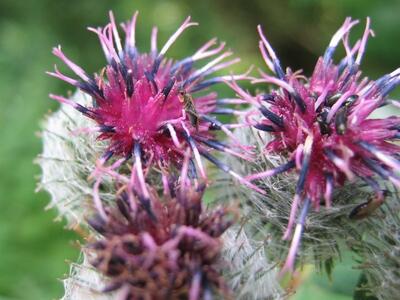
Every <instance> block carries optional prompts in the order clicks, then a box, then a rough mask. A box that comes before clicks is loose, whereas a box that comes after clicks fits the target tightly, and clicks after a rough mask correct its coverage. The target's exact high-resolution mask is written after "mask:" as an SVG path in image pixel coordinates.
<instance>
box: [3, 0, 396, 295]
mask: <svg viewBox="0 0 400 300" xmlns="http://www.w3.org/2000/svg"><path fill="white" fill-rule="evenodd" d="M109 9H112V10H113V11H114V12H115V14H116V17H117V18H118V20H120V21H122V20H126V19H128V18H130V16H131V14H132V13H133V12H134V11H135V10H137V9H138V10H140V17H139V22H138V27H137V28H138V45H139V48H140V49H142V50H146V49H148V45H149V33H150V30H151V26H152V24H156V25H158V26H159V28H160V43H162V42H163V41H165V40H166V38H167V37H168V35H169V34H171V33H172V32H173V31H174V30H175V29H176V28H177V26H178V25H179V24H180V23H181V22H182V20H183V19H184V18H185V16H187V15H191V16H192V17H193V19H194V20H195V21H198V22H199V23H200V25H201V26H200V28H195V29H191V30H189V31H188V32H186V33H185V34H184V37H183V38H182V39H180V40H179V42H178V43H177V44H175V45H174V47H173V49H172V51H171V56H173V57H182V56H183V55H185V54H186V55H187V54H189V53H192V52H193V50H194V49H195V48H196V47H198V46H200V45H201V44H202V42H204V41H206V40H207V39H209V38H211V37H213V36H217V37H220V38H221V39H223V40H225V41H226V42H227V43H228V45H229V47H230V48H232V49H234V51H235V53H236V54H237V55H238V56H240V57H242V64H241V65H239V66H237V67H235V68H237V69H236V70H235V71H241V70H244V69H246V67H247V66H249V65H250V64H256V65H258V66H261V67H262V68H264V69H265V67H264V65H263V63H262V62H261V59H260V55H259V53H258V44H257V40H258V38H257V34H256V30H255V28H256V25H257V24H259V23H260V24H263V25H264V28H265V33H266V34H267V36H268V38H269V40H270V41H271V42H272V44H273V46H274V47H275V50H276V51H277V52H278V53H279V55H280V58H281V61H282V63H283V65H285V66H292V68H293V69H298V68H302V69H303V70H304V71H305V72H309V71H310V70H312V68H313V64H314V63H315V61H316V58H317V56H318V55H319V54H321V53H322V51H323V50H324V48H325V46H326V45H327V43H328V42H329V39H330V37H331V35H332V34H333V32H334V31H335V30H336V29H337V28H338V27H339V26H340V24H341V23H342V22H343V20H344V18H345V16H353V17H354V18H361V19H365V17H366V16H371V17H372V24H373V28H374V29H375V32H376V34H377V36H376V38H375V39H373V40H370V43H369V46H368V49H367V54H366V57H365V63H364V71H365V73H366V74H368V76H370V77H372V78H376V77H377V76H379V74H383V73H387V72H389V71H391V70H392V69H394V68H395V67H397V66H399V65H400V56H399V54H400V50H399V42H398V41H399V38H400V18H399V17H398V14H399V12H400V1H397V0H386V1H371V0H369V1H364V0H356V1H345V0H340V1H328V0H326V1H322V0H320V1H317V0H298V1H282V0H281V1H266V0H264V1H263V0H247V1H239V0H202V1H177V0H176V1H161V0H158V1H150V0H137V1H133V0H124V1H116V0H114V1H100V0H84V1H83V0H80V1H77V0H62V1H59V0H0V103H1V106H0V130H1V132H0V137H1V142H0V199H1V200H0V299H31V300H35V299H39V300H41V299H57V298H59V297H60V296H61V295H62V293H63V288H62V284H61V282H60V280H59V279H61V278H63V277H64V276H65V274H66V273H67V272H68V268H69V267H68V263H66V260H72V261H74V260H75V259H76V258H77V255H78V250H77V249H76V248H75V247H74V246H73V245H72V241H74V240H75V239H77V236H76V235H75V234H74V233H72V232H67V231H65V230H64V229H63V226H64V224H63V223H60V222H58V223H55V222H53V219H54V218H55V216H56V213H55V212H54V211H44V207H45V206H46V204H47V203H48V201H49V197H48V195H47V194H45V193H43V192H41V193H34V189H35V184H36V181H37V176H38V174H39V168H38V167H37V166H36V165H34V164H33V160H34V158H35V156H36V155H37V154H38V153H39V152H40V149H41V142H40V139H39V138H38V137H36V136H35V132H37V131H38V130H39V123H40V120H41V119H42V118H43V116H44V114H45V113H46V112H48V111H49V110H54V109H56V104H55V103H54V102H52V101H50V100H49V99H48V96H47V95H48V93H49V92H53V93H61V94H63V93H64V94H65V93H66V91H67V90H68V88H69V87H68V86H67V85H66V84H64V83H62V82H60V81H58V80H56V79H53V78H50V77H48V76H46V75H45V74H44V72H45V71H46V70H50V69H52V65H53V64H54V63H55V62H56V59H55V58H54V57H53V56H52V55H51V53H50V52H51V48H52V47H53V46H56V45H57V44H62V45H63V49H64V51H65V52H66V53H67V55H69V56H70V57H71V58H73V60H74V61H76V62H78V64H79V65H81V66H84V68H86V69H87V70H88V71H89V72H94V71H97V70H98V69H99V68H100V67H101V66H102V65H103V64H104V58H103V56H102V53H101V50H100V47H99V44H98V41H97V39H96V37H95V35H94V34H92V33H89V32H88V31H86V30H85V28H86V27H87V26H89V25H91V26H93V25H96V26H97V25H103V24H105V22H107V12H108V10H109ZM355 31H356V32H358V33H361V31H362V26H359V28H358V29H357V30H355ZM354 35H356V34H354ZM142 45H143V46H142ZM394 94H395V96H396V95H397V96H398V95H399V94H400V93H399V91H397V92H396V93H394ZM357 277H358V272H357V271H355V270H352V268H351V257H347V258H345V259H344V261H343V263H342V264H341V265H340V266H339V267H338V268H337V270H336V271H335V273H334V276H333V282H329V281H328V280H326V278H324V277H321V276H318V275H315V274H314V272H313V271H312V270H307V271H306V272H305V273H304V276H303V280H304V283H303V285H302V287H301V288H300V290H299V291H298V292H297V294H296V295H294V296H293V298H294V299H351V298H352V291H353V288H354V286H355V284H356V281H357Z"/></svg>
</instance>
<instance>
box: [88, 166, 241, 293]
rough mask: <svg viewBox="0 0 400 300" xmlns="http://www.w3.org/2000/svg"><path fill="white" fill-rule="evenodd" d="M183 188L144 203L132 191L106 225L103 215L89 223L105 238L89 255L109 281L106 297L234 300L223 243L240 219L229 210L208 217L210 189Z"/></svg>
mask: <svg viewBox="0 0 400 300" xmlns="http://www.w3.org/2000/svg"><path fill="white" fill-rule="evenodd" d="M184 165H185V166H186V167H184V169H185V170H184V171H183V172H182V173H183V176H182V179H183V180H184V179H185V178H187V177H186V174H187V166H188V163H187V162H186V163H184ZM183 182H185V181H180V183H179V184H178V183H176V182H175V183H174V182H171V184H170V185H169V188H167V190H164V193H163V196H162V197H159V196H158V195H157V192H156V191H155V190H151V191H150V194H149V198H148V199H146V200H145V202H144V199H141V198H140V196H139V194H138V193H135V191H134V190H132V189H131V187H129V189H128V191H124V192H122V193H121V195H120V197H118V199H117V201H116V204H117V205H116V206H114V207H108V208H107V220H104V219H103V217H102V215H101V214H97V215H95V216H94V217H93V218H91V219H90V220H89V224H90V225H91V226H92V228H93V229H94V230H95V231H96V232H97V233H98V234H99V235H100V236H99V238H98V239H97V240H96V241H94V242H92V243H90V244H89V245H88V246H87V247H86V250H85V252H86V254H87V255H88V256H89V260H90V262H91V264H92V265H93V266H94V267H95V268H96V269H97V270H98V271H99V272H101V273H102V274H104V275H105V276H107V277H108V279H109V283H108V284H107V286H106V288H105V291H104V292H112V291H117V293H118V295H119V297H120V298H118V299H190V300H196V299H210V298H209V297H212V296H213V295H222V296H223V297H224V298H226V297H229V295H230V292H229V288H228V286H227V284H225V282H224V280H223V278H222V269H221V268H222V267H223V264H221V262H222V261H223V258H222V257H221V256H220V253H221V251H222V246H223V245H222V240H221V238H220V237H221V235H222V234H223V233H224V231H225V230H226V229H227V228H228V227H230V226H231V225H232V224H233V222H234V221H235V219H236V214H235V213H234V211H232V210H230V209H227V208H217V209H215V210H210V211H205V210H204V209H203V204H202V197H203V192H204V190H205V185H204V184H198V185H196V186H193V185H190V184H183ZM178 186H179V187H178ZM132 193H133V195H132Z"/></svg>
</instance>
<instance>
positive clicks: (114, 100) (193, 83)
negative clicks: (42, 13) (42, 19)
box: [49, 12, 251, 194]
mask: <svg viewBox="0 0 400 300" xmlns="http://www.w3.org/2000/svg"><path fill="white" fill-rule="evenodd" d="M136 18H137V13H135V14H134V16H133V18H132V20H131V21H129V22H127V23H125V24H122V28H123V29H124V31H125V44H124V45H122V42H121V38H120V35H119V33H118V30H117V26H116V23H115V20H114V16H113V14H112V13H111V12H110V23H109V24H108V25H106V26H105V27H104V28H97V29H95V28H89V30H90V31H93V32H95V33H96V34H97V35H98V37H99V40H100V43H101V46H102V48H103V51H104V54H105V56H106V59H107V66H106V67H105V68H103V70H102V71H101V73H100V74H99V75H98V74H95V75H94V76H90V75H88V74H87V73H86V72H85V71H84V70H83V69H82V68H81V67H79V66H77V65H76V64H75V63H74V62H72V61H71V60H70V59H68V58H67V57H66V56H65V55H64V53H63V52H62V51H61V47H58V48H55V49H54V50H53V53H54V55H56V56H57V57H59V58H60V59H61V60H62V61H63V62H64V63H65V64H66V65H67V66H68V67H69V68H70V69H71V70H72V71H73V72H74V73H75V74H76V76H77V77H78V78H79V79H74V78H71V77H68V76H66V75H64V74H62V73H61V72H59V71H58V69H57V67H56V68H55V72H49V74H50V75H52V76H54V77H56V78H59V79H61V80H63V81H66V82H67V83H69V84H71V85H73V86H75V87H77V88H79V89H80V90H82V91H83V92H85V93H87V94H88V95H90V96H91V97H92V99H93V105H92V107H85V106H82V105H80V104H78V103H76V102H74V101H71V100H70V99H66V98H64V97H61V96H56V95H50V96H51V97H52V98H53V99H55V100H57V101H59V102H61V103H66V104H69V105H71V106H73V107H74V108H75V109H77V110H78V111H80V112H81V113H82V114H83V115H85V116H86V117H88V118H90V119H92V120H94V121H95V122H96V124H97V126H96V127H94V128H85V129H83V131H87V132H97V133H98V139H101V140H107V141H109V147H108V149H107V151H106V152H105V153H104V155H103V156H102V158H101V159H100V161H99V165H100V166H101V165H103V164H104V163H105V162H107V161H108V160H110V158H111V157H116V158H122V159H125V160H128V159H129V158H131V157H132V156H133V161H134V167H135V169H134V172H138V173H141V174H145V173H146V170H144V169H147V168H148V167H149V166H156V167H158V168H159V169H160V170H161V172H162V173H163V175H165V173H166V172H163V171H164V170H166V169H167V168H170V167H171V166H178V167H179V166H180V165H181V164H182V161H183V154H184V151H185V149H186V146H190V148H191V149H192V153H193V155H192V156H193V159H191V160H190V166H191V172H192V174H193V176H197V175H196V174H197V171H196V165H197V170H198V171H199V172H200V175H201V177H202V178H205V177H206V172H205V169H204V167H203V165H202V161H201V156H203V157H205V158H206V159H208V160H210V161H211V162H212V163H214V164H216V165H217V166H218V167H219V168H221V169H223V171H225V172H228V173H231V175H232V176H234V177H236V178H237V179H238V180H240V181H242V182H243V183H244V184H247V185H249V186H251V184H250V183H248V182H247V181H245V180H243V178H241V177H240V176H239V175H238V174H236V173H233V172H232V171H231V170H230V169H229V168H228V166H226V165H223V164H222V163H220V162H219V161H218V160H217V159H216V158H215V157H214V156H211V154H210V153H209V152H210V150H211V149H216V150H218V151H222V152H225V153H230V154H233V155H237V156H240V157H242V158H247V155H246V154H243V151H242V150H243V149H242V148H241V146H240V145H237V151H236V150H234V149H233V148H232V147H231V146H228V145H226V144H224V143H222V142H219V141H218V140H216V139H215V136H214V134H212V132H211V131H212V130H222V131H224V132H225V133H226V134H228V135H230V136H232V134H231V132H230V127H236V126H237V124H222V123H220V122H219V121H218V120H217V119H215V118H214V116H211V115H210V114H226V113H232V110H231V109H229V108H219V107H218V105H220V104H222V105H226V104H232V103H235V101H238V100H236V99H217V95H216V94H215V93H213V92H211V93H208V94H207V93H204V91H205V90H206V89H207V88H208V87H209V86H211V85H213V84H216V83H219V82H223V81H225V80H229V79H242V78H244V77H246V75H237V76H233V75H232V76H216V77H211V78H208V79H205V78H206V77H207V76H208V75H210V74H213V73H215V72H217V71H219V70H221V69H224V68H226V67H228V66H230V65H232V64H234V63H236V62H237V61H238V59H233V60H229V61H224V60H225V59H226V58H227V57H229V56H230V55H231V54H232V53H231V52H229V51H226V52H223V51H224V50H223V49H224V43H221V44H220V45H217V46H216V47H213V46H214V45H216V40H215V39H212V40H210V41H209V42H207V43H206V44H205V45H204V46H202V47H201V48H200V49H199V50H198V51H197V52H196V53H194V54H193V55H191V56H189V57H187V58H184V59H182V60H179V61H174V60H171V59H167V58H165V54H166V52H167V50H168V49H169V48H170V47H171V46H172V44H173V43H174V42H175V40H176V39H177V38H178V37H179V36H180V35H181V34H182V32H183V31H185V30H186V29H187V28H188V27H191V26H194V25H197V23H193V22H191V21H190V17H188V18H187V19H186V20H185V21H184V22H183V24H182V25H181V26H180V27H179V28H178V30H177V31H176V32H175V33H174V34H173V35H172V36H171V37H170V38H169V39H168V41H167V42H166V43H165V45H164V46H163V47H162V48H161V50H158V48H157V28H154V29H153V31H152V34H151V51H150V52H149V53H140V52H139V51H138V48H137V47H136V41H135V24H136ZM214 56H216V57H215V58H213V59H212V60H211V61H209V62H208V63H207V64H205V65H204V66H203V67H201V68H199V69H195V68H194V67H193V65H194V64H195V63H196V62H197V61H199V60H203V59H206V58H210V57H214ZM198 92H201V94H197V93H198ZM135 149H136V151H135ZM195 162H196V163H195ZM119 165H121V162H118V163H117V164H116V165H115V167H118V166H119ZM139 180H141V181H142V186H145V185H144V181H143V175H139ZM99 184H100V182H99V181H98V182H97V183H96V184H95V188H96V187H98V186H99ZM142 193H143V194H146V193H147V192H145V191H142Z"/></svg>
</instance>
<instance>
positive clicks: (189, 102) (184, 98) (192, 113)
mask: <svg viewBox="0 0 400 300" xmlns="http://www.w3.org/2000/svg"><path fill="white" fill-rule="evenodd" d="M178 97H179V101H181V103H183V108H184V110H185V112H186V113H187V114H188V115H189V120H190V124H192V126H193V127H195V128H196V130H199V120H200V117H199V114H198V113H197V111H196V107H195V105H194V102H193V97H192V95H190V94H188V93H187V92H186V91H185V90H184V89H180V90H179V92H178Z"/></svg>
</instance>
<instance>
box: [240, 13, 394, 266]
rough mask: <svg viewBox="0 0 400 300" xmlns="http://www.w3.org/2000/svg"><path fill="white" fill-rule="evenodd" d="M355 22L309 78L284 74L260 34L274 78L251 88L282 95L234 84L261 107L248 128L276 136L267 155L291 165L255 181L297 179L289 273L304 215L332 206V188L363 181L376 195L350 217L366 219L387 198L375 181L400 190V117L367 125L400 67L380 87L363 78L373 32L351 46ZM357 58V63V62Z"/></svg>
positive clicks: (348, 21)
mask: <svg viewBox="0 0 400 300" xmlns="http://www.w3.org/2000/svg"><path fill="white" fill-rule="evenodd" d="M357 23H358V21H352V20H351V19H350V18H347V19H346V20H345V22H344V24H343V26H342V27H341V28H340V29H339V30H338V31H337V32H336V33H335V35H334V36H333V38H332V40H331V42H330V44H329V47H328V48H327V50H326V52H325V54H324V56H323V57H320V58H319V60H318V62H317V64H316V67H315V69H314V72H313V74H312V76H311V77H305V76H303V75H302V74H301V73H300V71H299V72H292V71H291V70H290V69H289V68H288V69H287V71H286V73H285V72H283V70H282V67H281V65H280V62H279V60H278V58H277V56H276V54H275V52H274V51H273V49H272V47H271V46H270V44H269V43H268V41H267V39H266V38H265V36H264V35H263V33H262V31H261V28H260V27H259V33H260V36H261V41H260V50H261V53H262V56H263V58H264V60H265V62H266V64H267V65H268V66H269V68H270V69H271V70H272V71H273V72H274V73H275V74H276V77H273V76H270V75H267V74H265V73H261V75H262V78H261V79H255V80H254V82H255V83H257V82H268V83H272V84H275V85H277V86H278V87H279V89H275V90H272V91H271V93H269V94H262V95H259V96H257V97H255V98H253V97H251V96H249V95H248V94H246V93H245V92H244V91H243V90H241V89H240V88H239V87H238V86H237V85H233V88H235V90H236V91H237V92H238V94H240V95H242V97H243V98H245V99H247V100H248V101H249V102H250V103H252V104H253V105H255V106H256V107H257V110H258V111H259V112H260V113H261V116H262V117H261V120H260V117H259V115H258V112H257V111H251V112H250V113H249V114H248V115H247V122H248V123H249V124H251V125H253V126H254V127H256V128H257V129H259V130H262V131H266V132H268V133H270V134H271V136H272V137H273V139H272V141H271V142H269V143H268V144H267V145H266V146H265V152H266V153H271V152H272V153H280V154H283V155H284V156H285V157H287V158H288V161H287V163H285V164H283V165H281V166H279V167H277V168H275V169H272V170H266V171H264V172H261V173H258V174H255V175H251V176H249V177H248V178H247V179H248V180H257V179H260V178H263V177H267V176H273V175H276V174H279V173H282V172H288V171H292V170H295V171H296V172H298V174H299V176H298V181H297V183H296V188H295V196H294V199H293V203H292V209H291V213H290V218H289V224H288V226H287V230H286V232H285V234H284V239H289V238H290V236H291V230H292V227H293V225H294V222H295V218H296V213H297V210H298V207H299V206H300V205H301V204H302V203H303V209H302V212H301V213H300V215H299V223H298V225H299V226H297V229H296V233H295V234H294V237H293V245H292V251H291V252H290V253H289V258H288V261H287V262H286V265H285V267H284V268H285V269H293V266H294V255H295V252H296V250H294V249H297V247H298V244H299V241H300V235H301V231H302V230H303V225H304V222H305V217H306V215H307V211H308V209H309V207H310V206H312V207H313V208H314V209H316V210H318V209H319V207H320V204H321V203H324V204H325V206H326V207H328V208H329V207H330V206H331V204H332V203H331V199H332V192H333V190H334V188H337V187H341V186H343V184H344V183H346V182H352V181H354V180H355V179H356V178H359V179H361V180H363V181H365V182H366V183H367V184H368V185H369V186H370V187H371V189H372V191H373V193H374V197H372V199H371V200H369V201H368V202H366V203H363V204H362V205H360V206H358V207H357V208H356V209H355V210H354V211H353V212H352V213H351V215H350V217H351V218H354V219H357V218H362V217H365V216H366V215H367V214H368V213H369V212H370V211H372V210H373V209H375V208H376V207H378V206H379V205H380V204H381V203H382V201H383V200H384V196H385V191H384V190H385V188H384V187H382V186H380V185H379V183H378V181H377V178H379V177H380V178H382V179H384V180H387V181H388V182H390V183H392V184H393V185H395V186H396V187H397V188H399V187H400V178H399V177H398V175H396V172H398V171H399V170H400V162H399V160H398V157H397V156H398V152H399V151H400V146H398V145H396V144H395V143H393V142H395V141H396V140H397V139H398V138H399V129H400V118H398V117H389V118H386V119H370V118H369V117H370V115H371V113H372V112H374V111H375V110H376V109H377V108H379V107H381V106H383V105H386V104H389V101H387V95H388V94H389V92H390V91H391V90H393V88H394V87H396V86H397V85H398V84H399V83H400V69H397V70H395V71H394V72H392V73H390V74H387V75H385V76H383V77H381V78H379V79H378V80H376V81H372V80H368V78H362V77H361V71H360V70H359V66H360V63H361V59H362V57H363V54H364V50H365V46H366V43H367V39H368V36H369V35H370V34H373V32H372V30H371V29H370V26H369V25H370V22H369V19H367V25H366V29H365V32H364V34H363V36H362V38H361V39H360V40H358V41H357V42H356V43H355V45H354V46H350V44H349V34H350V30H351V28H352V27H353V26H354V25H356V24H357ZM341 40H342V41H343V44H344V48H345V50H346V56H345V57H344V58H343V59H342V60H341V62H340V63H339V64H335V63H334V62H333V54H334V51H335V49H336V47H337V46H338V44H339V42H340V41H341ZM354 56H355V58H354Z"/></svg>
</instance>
